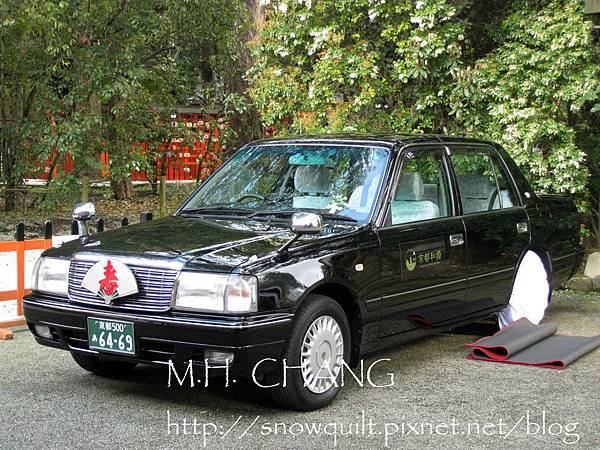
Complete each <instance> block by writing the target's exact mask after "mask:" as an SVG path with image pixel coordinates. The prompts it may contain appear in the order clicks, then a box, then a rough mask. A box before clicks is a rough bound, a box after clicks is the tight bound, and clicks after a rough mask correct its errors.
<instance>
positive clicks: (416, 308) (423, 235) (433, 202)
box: [377, 146, 466, 337]
mask: <svg viewBox="0 0 600 450" xmlns="http://www.w3.org/2000/svg"><path fill="white" fill-rule="evenodd" d="M392 182H393V189H392V194H393V195H392V197H391V198H390V199H389V201H388V205H387V211H386V219H385V221H384V225H383V226H382V227H381V228H379V229H378V231H377V232H378V235H379V239H380V242H381V255H382V297H383V298H382V321H381V328H380V336H381V337H386V336H392V335H396V334H400V333H404V332H408V331H411V330H415V329H417V328H421V327H426V326H431V325H434V324H437V323H440V322H444V321H449V320H452V319H455V318H457V317H460V316H461V315H462V313H463V310H464V301H465V290H466V250H465V242H464V240H465V230H464V227H463V222H462V219H461V218H460V217H459V216H458V215H457V212H456V208H455V204H454V202H453V192H452V188H451V184H450V183H449V170H448V161H447V159H446V155H445V153H444V149H443V148H441V147H440V146H419V147H410V148H408V149H406V150H404V152H403V155H402V160H401V169H400V171H398V172H397V173H396V174H395V177H394V180H393V181H392Z"/></svg>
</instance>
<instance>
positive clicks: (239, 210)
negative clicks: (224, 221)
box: [179, 205, 255, 215]
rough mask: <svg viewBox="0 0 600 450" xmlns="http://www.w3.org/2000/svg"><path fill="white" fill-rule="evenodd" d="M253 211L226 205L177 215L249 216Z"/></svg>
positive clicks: (187, 210)
mask: <svg viewBox="0 0 600 450" xmlns="http://www.w3.org/2000/svg"><path fill="white" fill-rule="evenodd" d="M254 211H255V210H254V209H251V208H232V207H230V206H228V205H215V206H203V207H202V208H190V209H184V210H183V211H181V212H180V213H179V214H215V213H216V214H223V215H227V214H250V213H253V212H254Z"/></svg>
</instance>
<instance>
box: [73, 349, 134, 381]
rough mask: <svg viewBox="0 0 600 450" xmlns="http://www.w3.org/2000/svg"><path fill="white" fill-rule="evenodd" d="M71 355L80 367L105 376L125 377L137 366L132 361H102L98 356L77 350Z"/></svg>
mask: <svg viewBox="0 0 600 450" xmlns="http://www.w3.org/2000/svg"><path fill="white" fill-rule="evenodd" d="M71 356H72V357H73V360H74V361H75V362H76V363H77V364H78V365H79V367H81V368H83V369H85V370H87V371H88V372H92V373H95V374H96V375H100V376H103V377H115V378H119V377H123V376H125V375H128V374H129V372H131V371H132V370H133V368H134V367H135V366H136V364H135V363H130V362H123V361H101V360H100V359H99V358H98V357H97V356H94V355H84V354H82V353H77V352H72V353H71Z"/></svg>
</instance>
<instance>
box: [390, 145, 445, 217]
mask: <svg viewBox="0 0 600 450" xmlns="http://www.w3.org/2000/svg"><path fill="white" fill-rule="evenodd" d="M390 210H391V214H390V216H391V225H398V224H401V223H408V222H417V221H421V220H430V219H437V218H440V217H447V216H449V215H450V201H449V193H448V184H447V181H446V175H445V171H444V163H443V156H442V152H441V151H431V152H428V151H422V152H414V153H413V152H409V153H407V154H406V156H405V159H404V161H403V164H402V172H401V174H400V180H399V182H398V186H397V187H396V192H395V193H394V197H393V200H392V203H391V209H390Z"/></svg>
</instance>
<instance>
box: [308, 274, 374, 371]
mask: <svg viewBox="0 0 600 450" xmlns="http://www.w3.org/2000/svg"><path fill="white" fill-rule="evenodd" d="M312 294H318V295H324V296H326V297H329V298H331V299H333V300H334V301H335V302H337V303H338V304H339V305H340V306H341V307H342V309H343V310H344V313H345V314H346V317H347V318H348V323H349V324H350V339H351V340H352V342H351V352H350V361H347V363H348V365H349V366H350V367H355V366H356V365H357V364H358V362H359V359H360V354H361V351H360V348H361V341H362V329H363V311H362V309H361V306H360V303H359V301H358V297H357V295H356V294H355V292H354V291H353V290H352V289H351V288H350V286H348V285H347V284H346V283H344V282H343V281H341V280H333V279H325V280H322V281H321V282H319V283H318V284H315V285H314V286H311V287H310V288H309V289H307V290H306V292H305V293H304V295H302V298H301V299H300V301H299V302H298V305H297V306H298V307H301V306H302V303H303V301H304V300H305V299H306V298H307V297H309V296H310V295H312Z"/></svg>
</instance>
